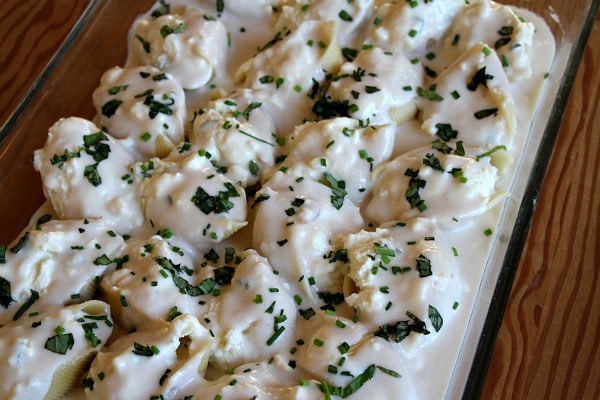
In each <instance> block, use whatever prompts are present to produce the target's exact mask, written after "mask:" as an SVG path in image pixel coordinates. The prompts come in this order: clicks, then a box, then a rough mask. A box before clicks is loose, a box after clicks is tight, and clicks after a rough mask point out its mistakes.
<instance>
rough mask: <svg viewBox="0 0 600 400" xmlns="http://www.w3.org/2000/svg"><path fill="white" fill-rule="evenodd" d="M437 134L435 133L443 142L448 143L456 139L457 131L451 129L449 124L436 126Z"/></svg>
mask: <svg viewBox="0 0 600 400" xmlns="http://www.w3.org/2000/svg"><path fill="white" fill-rule="evenodd" d="M435 127H436V128H437V132H436V133H435V134H436V135H438V136H439V137H440V139H442V140H443V141H444V142H449V141H450V140H452V139H456V138H457V137H458V131H456V130H454V129H452V125H450V124H436V125H435Z"/></svg>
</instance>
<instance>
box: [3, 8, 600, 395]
mask: <svg viewBox="0 0 600 400" xmlns="http://www.w3.org/2000/svg"><path fill="white" fill-rule="evenodd" d="M85 5H86V2H84V1H80V0H56V1H54V2H49V1H38V0H5V1H4V2H3V4H2V7H1V9H0V43H2V46H1V47H0V70H1V71H2V74H0V124H1V123H3V122H4V121H5V120H6V118H7V117H8V116H9V114H10V110H13V109H14V108H15V107H16V106H17V104H18V100H19V99H20V98H21V97H22V95H23V94H24V93H25V91H26V90H27V88H28V87H29V86H30V85H31V84H32V82H33V78H34V77H35V76H37V74H39V73H40V71H41V70H42V69H43V66H44V65H45V64H46V63H47V62H48V60H49V59H50V57H51V56H52V54H53V53H54V51H55V50H56V49H57V48H58V46H59V44H60V43H61V42H62V41H63V40H64V38H65V37H66V36H67V34H68V32H69V30H70V29H71V27H72V26H73V24H74V23H75V22H76V20H77V19H78V18H79V16H80V14H81V12H82V11H83V9H84V8H85ZM599 68H600V18H597V19H596V23H595V26H594V27H593V31H592V35H591V38H590V42H589V44H588V47H587V50H586V53H585V57H584V59H583V62H582V64H581V68H580V71H579V74H578V76H577V80H576V83H575V86H574V88H573V92H572V95H571V99H570V103H569V106H568V109H567V112H566V114H565V117H564V121H563V125H562V128H561V131H560V133H559V136H558V142H557V145H556V148H555V151H554V154H553V155H552V159H551V161H550V166H549V168H548V172H547V175H546V178H545V181H544V184H543V187H542V191H541V193H540V196H539V200H538V203H537V210H536V213H535V217H534V220H533V225H532V227H531V231H530V233H529V237H528V241H527V244H526V247H525V249H524V252H523V254H524V255H523V257H522V260H521V265H520V266H519V269H518V272H517V275H516V279H515V283H514V287H513V290H512V294H511V297H510V300H509V303H508V307H507V310H506V314H505V317H504V320H503V324H502V327H501V329H500V333H499V337H498V340H497V344H496V347H495V351H494V355H493V358H492V362H491V365H490V368H489V372H488V375H487V380H486V383H485V386H484V389H483V394H482V398H484V399H561V400H562V399H598V398H600V235H599V234H598V221H599V212H600V206H599V205H600V128H598V127H600V90H599V89H600V73H598V70H599Z"/></svg>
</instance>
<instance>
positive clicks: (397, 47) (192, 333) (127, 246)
mask: <svg viewBox="0 0 600 400" xmlns="http://www.w3.org/2000/svg"><path fill="white" fill-rule="evenodd" d="M470 3H471V4H465V2H463V1H462V0H455V1H436V2H422V1H411V2H402V1H400V2H386V1H373V0H355V1H353V2H348V1H342V0H336V1H324V0H323V1H321V0H315V1H309V2H303V1H300V0H296V1H277V0H260V1H253V2H247V1H243V0H225V1H210V0H198V1H193V0H174V1H168V0H159V1H158V2H157V3H156V4H155V5H154V6H153V7H152V8H151V9H150V10H148V12H147V13H146V14H145V15H143V16H141V17H140V18H138V19H137V20H136V21H135V22H133V24H132V28H131V31H130V35H129V42H128V48H129V53H128V59H127V60H126V62H125V63H124V65H123V66H122V67H120V66H117V67H114V68H112V69H111V70H109V71H107V72H106V73H105V74H104V76H103V77H102V80H101V82H100V83H99V87H98V89H97V90H96V91H95V92H94V98H93V101H94V105H95V107H96V110H97V117H96V118H95V120H94V122H91V121H86V120H83V119H80V118H75V117H71V118H65V119H61V120H60V121H58V122H57V123H56V124H55V125H54V126H53V127H51V128H50V130H49V136H48V140H47V142H46V144H45V146H44V148H43V149H40V150H38V151H36V153H35V157H34V166H35V168H36V169H37V170H38V171H39V172H40V174H41V177H42V181H43V185H44V193H45V194H46V197H47V199H48V202H47V204H46V205H44V207H42V208H41V209H40V211H39V212H38V213H37V214H36V215H35V216H34V217H32V222H31V226H30V227H29V228H27V229H26V230H24V232H23V234H21V235H20V236H19V238H17V239H15V241H14V242H13V243H12V244H10V245H8V246H1V247H0V250H1V251H0V323H1V324H2V325H3V326H2V327H0V331H1V335H0V337H2V340H0V354H2V355H3V357H2V359H3V360H5V361H4V362H5V363H8V364H7V368H8V365H10V368H11V370H12V371H15V372H14V373H11V374H10V377H4V378H3V382H8V384H6V385H3V387H2V389H0V394H1V397H7V396H8V397H14V398H33V397H35V398H42V397H44V396H46V395H48V393H49V390H55V389H50V382H52V379H53V377H54V376H55V372H56V371H57V370H59V369H61V366H62V365H64V363H69V362H71V361H70V360H72V359H77V358H80V359H82V357H84V356H85V357H87V358H85V361H86V365H87V364H88V363H89V362H90V360H91V366H90V367H89V369H88V370H86V371H84V375H85V378H84V380H83V384H79V383H78V382H75V381H74V380H73V379H70V380H69V381H68V382H67V383H65V384H63V385H62V386H63V391H62V392H59V396H58V397H60V396H62V395H63V394H64V393H66V392H67V391H69V390H71V388H73V387H74V388H73V389H72V390H71V392H70V393H69V394H68V395H67V396H66V397H67V398H72V399H75V398H78V399H83V398H90V399H94V398H102V399H105V398H113V399H130V398H150V399H163V398H164V399H176V398H177V399H179V398H186V399H238V398H244V399H245V398H257V399H322V398H337V397H344V398H346V397H347V398H357V399H358V398H377V399H385V398H389V399H393V398H394V399H395V398H400V397H408V398H411V399H437V398H443V397H444V394H445V393H446V390H447V388H448V384H449V381H450V378H451V375H452V373H453V368H454V365H455V363H456V360H457V357H458V352H459V350H460V346H461V345H462V341H463V337H464V334H465V331H466V327H467V323H468V321H469V318H470V317H471V310H472V309H473V306H474V301H475V297H476V295H477V292H478V290H479V286H480V282H481V280H482V276H483V274H484V270H485V267H486V263H487V260H488V253H489V251H490V248H491V245H492V243H493V241H494V240H499V237H498V234H497V233H496V232H495V230H496V227H497V224H498V220H499V217H500V213H501V211H502V204H503V202H504V200H505V199H506V198H507V196H510V189H511V182H512V180H513V176H514V174H515V171H516V167H517V166H518V164H519V159H520V158H521V151H522V148H523V144H524V143H525V141H526V140H527V133H528V131H529V126H530V122H531V120H532V118H533V116H534V113H535V107H536V103H537V100H538V98H539V96H540V94H541V93H542V90H543V82H544V79H545V77H546V74H547V73H548V72H549V70H550V66H551V63H552V59H553V56H554V41H553V38H552V36H551V34H550V31H549V29H548V28H547V26H546V25H545V23H544V22H543V21H542V20H541V19H540V18H539V17H537V16H536V15H534V14H532V13H530V12H528V11H525V10H520V9H517V10H515V9H513V8H509V7H507V6H503V5H500V4H498V3H495V2H492V1H489V0H478V1H472V2H470ZM532 60H535V62H533V61H532ZM94 291H96V292H95V294H94ZM94 296H95V298H96V299H97V300H91V302H92V303H90V302H87V303H85V301H87V300H90V299H91V298H93V297H94ZM105 302H106V303H105ZM89 304H92V306H89ZM86 305H87V306H86ZM109 306H110V310H111V311H112V314H111V313H110V312H109V311H108V307H109ZM77 307H84V308H85V307H87V308H85V310H87V311H85V310H84V311H81V309H80V308H77ZM90 310H92V311H94V312H95V313H96V314H100V315H102V316H103V317H98V316H97V315H96V316H92V318H89V314H92V311H90ZM82 312H87V313H88V314H85V315H80V314H81V313H82ZM86 315H87V316H86ZM94 315H95V314H94ZM86 318H87V319H90V320H93V321H96V322H97V323H96V325H95V327H92V325H89V324H88V323H89V321H88V320H87V319H86ZM113 318H114V329H113ZM13 320H14V321H13ZM101 320H102V321H109V322H110V324H104V322H102V321H101ZM32 321H33V322H32ZM40 321H42V322H41V324H40ZM47 321H50V322H47ZM100 322H102V323H100ZM108 325H110V327H109V326H108ZM40 326H41V327H40ZM78 329H79V330H78ZM80 331H81V332H80ZM90 332H91V333H90ZM68 333H72V335H71V336H68V335H67V334H68ZM71 340H73V343H71ZM86 340H87V341H86ZM34 342H36V343H37V342H40V343H41V342H44V343H45V346H44V343H42V345H41V346H40V345H36V346H33V347H32V346H30V345H27V346H25V345H24V344H23V343H34ZM466 345H473V344H466ZM23 346H25V347H26V348H27V352H24V350H23V349H24V347H23ZM57 346H58V349H57ZM90 347H91V348H92V349H91V350H90ZM96 353H98V354H97V355H96ZM25 354H26V356H25ZM81 354H83V355H84V356H82V355H81ZM15 360H17V361H18V360H21V361H19V362H16V361H15ZM25 363H31V365H35V372H36V374H35V377H32V376H30V375H31V374H29V373H28V371H31V368H32V367H27V366H26V365H25ZM27 365H29V364H27ZM7 368H0V370H4V371H6V370H7ZM9 378H10V379H9ZM7 379H8V380H7ZM142 382H143V383H142Z"/></svg>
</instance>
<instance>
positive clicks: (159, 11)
mask: <svg viewBox="0 0 600 400" xmlns="http://www.w3.org/2000/svg"><path fill="white" fill-rule="evenodd" d="M159 3H160V6H158V7H156V8H155V9H154V10H152V13H150V15H151V16H152V17H153V18H158V17H160V16H161V15H165V14H169V13H170V12H171V6H170V5H169V4H168V3H167V2H165V0H159Z"/></svg>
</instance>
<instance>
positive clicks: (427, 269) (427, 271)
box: [416, 254, 433, 278]
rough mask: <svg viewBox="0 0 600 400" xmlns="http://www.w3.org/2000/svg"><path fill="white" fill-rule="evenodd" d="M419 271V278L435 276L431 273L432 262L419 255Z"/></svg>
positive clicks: (417, 259)
mask: <svg viewBox="0 0 600 400" xmlns="http://www.w3.org/2000/svg"><path fill="white" fill-rule="evenodd" d="M416 261H417V271H418V272H419V278H426V277H428V276H431V275H433V273H432V272H431V261H430V260H429V259H428V258H427V257H425V256H424V255H423V254H419V256H418V257H417V258H416Z"/></svg>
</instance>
